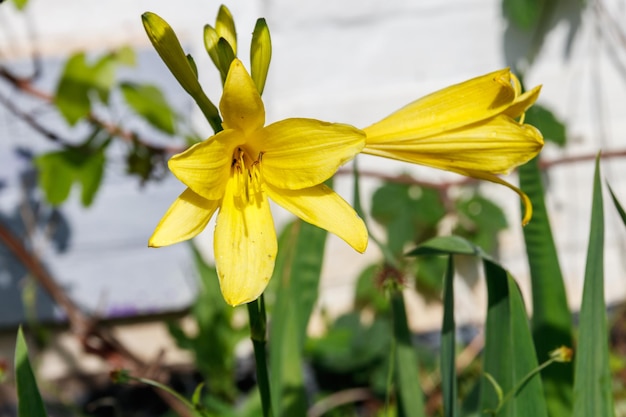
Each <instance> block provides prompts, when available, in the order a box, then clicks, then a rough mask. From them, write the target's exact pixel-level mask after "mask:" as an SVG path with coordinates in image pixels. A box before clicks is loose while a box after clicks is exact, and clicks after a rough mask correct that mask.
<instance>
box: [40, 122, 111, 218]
mask: <svg viewBox="0 0 626 417" xmlns="http://www.w3.org/2000/svg"><path fill="white" fill-rule="evenodd" d="M96 135H97V132H96V133H94V134H93V135H92V136H91V137H90V138H89V139H87V141H86V143H85V144H83V145H81V146H76V147H67V148H66V149H64V150H61V151H55V152H50V153H46V154H42V155H39V156H38V157H37V158H35V166H36V167H37V170H38V172H39V186H40V187H41V189H42V190H43V192H44V195H45V197H46V200H47V201H48V203H50V204H51V205H53V206H58V205H60V204H62V203H63V202H64V201H65V200H67V198H68V197H69V194H70V190H71V188H72V186H73V185H74V184H75V183H79V184H81V189H82V193H81V202H82V204H83V206H85V207H88V206H90V205H91V203H92V202H93V200H94V197H95V195H96V192H97V191H98V189H99V188H100V184H101V183H102V176H103V174H104V165H105V155H104V150H105V148H106V146H107V145H108V143H109V141H108V140H106V141H104V142H103V143H102V144H100V145H99V146H98V147H96V148H95V149H93V148H92V146H93V145H92V140H94V138H95V137H96Z"/></svg>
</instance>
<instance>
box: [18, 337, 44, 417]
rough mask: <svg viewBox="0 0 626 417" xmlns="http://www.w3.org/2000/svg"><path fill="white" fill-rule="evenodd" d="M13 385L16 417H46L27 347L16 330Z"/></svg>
mask: <svg viewBox="0 0 626 417" xmlns="http://www.w3.org/2000/svg"><path fill="white" fill-rule="evenodd" d="M15 384H16V387H17V399H18V413H17V415H18V417H47V415H48V414H47V413H46V408H45V407H44V404H43V400H42V398H41V394H40V393H39V389H38V388H37V381H36V380H35V375H34V373H33V369H32V367H31V366H30V361H29V359H28V347H27V346H26V340H25V339H24V334H23V333H22V328H21V327H20V328H19V329H18V330H17V342H16V345H15Z"/></svg>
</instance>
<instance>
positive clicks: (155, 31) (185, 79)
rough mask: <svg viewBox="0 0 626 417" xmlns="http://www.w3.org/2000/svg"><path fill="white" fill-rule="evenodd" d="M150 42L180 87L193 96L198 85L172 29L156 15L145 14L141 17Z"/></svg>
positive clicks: (198, 87) (198, 88)
mask: <svg viewBox="0 0 626 417" xmlns="http://www.w3.org/2000/svg"><path fill="white" fill-rule="evenodd" d="M141 19H142V21H143V26H144V28H145V29H146V33H147V34H148V38H150V42H152V45H153V46H154V49H156V51H157V53H158V54H159V56H160V57H161V59H162V60H163V62H165V65H167V68H169V70H170V71H171V72H172V74H173V75H174V77H176V79H177V80H178V82H179V83H180V85H181V86H182V87H183V88H184V89H185V91H187V92H188V93H189V94H191V95H193V94H194V93H195V92H196V91H198V90H200V89H201V87H200V84H199V83H198V79H197V77H196V74H195V73H194V71H193V69H192V68H191V66H190V65H189V61H188V60H187V56H186V55H185V52H184V51H183V47H182V46H181V45H180V42H179V41H178V38H177V37H176V34H175V33H174V30H172V27H171V26H170V25H169V24H168V23H167V22H166V21H165V20H163V19H162V18H161V17H159V16H158V15H156V14H154V13H151V12H146V13H144V14H143V15H142V16H141Z"/></svg>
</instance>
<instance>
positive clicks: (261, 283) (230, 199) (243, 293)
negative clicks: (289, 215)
mask: <svg viewBox="0 0 626 417" xmlns="http://www.w3.org/2000/svg"><path fill="white" fill-rule="evenodd" d="M242 176H244V177H247V174H246V173H244V174H239V175H234V176H232V177H231V178H230V179H229V180H228V184H227V186H226V193H225V195H224V200H223V201H222V207H221V208H220V211H219V214H218V216H217V225H216V227H215V240H214V243H215V265H216V267H217V273H218V276H219V280H220V287H221V289H222V295H223V296H224V300H226V302H227V303H228V304H230V305H232V306H236V305H239V304H243V303H247V302H250V301H252V300H254V299H256V298H258V297H259V296H260V295H261V293H262V292H263V290H264V289H265V287H266V286H267V283H268V282H269V280H270V278H271V277H272V272H273V271H274V262H275V260H276V251H277V242H276V231H275V230H274V221H273V219H272V213H271V212H270V205H269V202H268V201H267V197H266V196H265V194H264V193H263V192H262V191H261V190H260V189H257V190H256V191H254V188H255V187H249V188H248V187H246V188H245V189H244V186H243V185H242V181H243V180H245V179H246V178H241V177H242Z"/></svg>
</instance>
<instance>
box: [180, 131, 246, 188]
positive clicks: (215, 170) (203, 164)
mask: <svg viewBox="0 0 626 417" xmlns="http://www.w3.org/2000/svg"><path fill="white" fill-rule="evenodd" d="M243 140H244V139H243V137H242V135H241V132H239V131H237V130H223V131H221V132H219V133H218V134H217V135H215V136H213V137H211V138H209V139H207V140H205V141H204V142H200V143H196V144H195V145H193V146H192V147H190V148H189V149H187V150H186V151H184V152H182V153H179V154H178V155H174V156H173V157H171V158H170V160H169V162H168V166H169V168H170V170H171V171H172V172H173V173H174V175H175V176H176V178H178V179H179V180H180V181H181V182H182V183H183V184H185V185H186V186H187V187H189V188H191V189H192V190H194V191H195V192H196V193H197V194H200V195H201V196H202V197H204V198H206V199H209V200H219V199H220V198H222V196H223V195H224V187H225V186H226V181H227V180H228V177H229V176H230V167H231V164H232V158H233V151H234V150H235V147H236V146H237V145H239V144H240V142H242V141H243Z"/></svg>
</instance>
